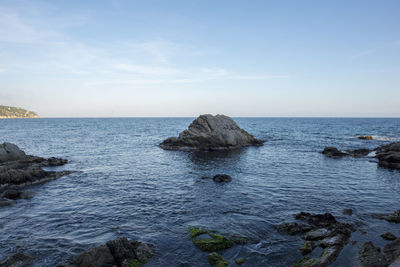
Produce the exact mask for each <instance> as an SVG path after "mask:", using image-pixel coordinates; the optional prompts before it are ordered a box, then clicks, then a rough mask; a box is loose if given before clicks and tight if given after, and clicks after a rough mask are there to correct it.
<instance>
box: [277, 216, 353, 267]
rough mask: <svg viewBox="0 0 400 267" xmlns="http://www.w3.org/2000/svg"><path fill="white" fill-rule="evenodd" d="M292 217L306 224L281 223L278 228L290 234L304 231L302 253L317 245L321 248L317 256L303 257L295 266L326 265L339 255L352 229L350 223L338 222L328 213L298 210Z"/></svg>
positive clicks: (319, 266) (316, 266) (310, 250)
mask: <svg viewBox="0 0 400 267" xmlns="http://www.w3.org/2000/svg"><path fill="white" fill-rule="evenodd" d="M294 218H295V219H296V220H300V221H304V222H306V223H307V224H299V223H296V222H292V223H283V224H281V225H279V226H278V227H277V228H278V230H279V231H281V232H285V233H288V234H291V235H293V234H301V233H304V235H303V236H302V239H304V240H306V242H305V243H304V244H303V246H302V247H301V248H300V252H301V253H302V254H303V255H304V254H308V253H311V252H312V251H313V250H314V248H315V247H317V246H319V247H321V248H322V249H323V250H322V253H321V255H320V257H319V258H310V257H304V258H302V259H300V260H299V261H298V262H297V263H296V264H295V266H308V267H309V266H313V267H321V266H328V265H329V264H331V263H332V262H334V261H335V260H336V258H337V257H338V256H339V254H340V252H341V251H342V249H343V247H344V246H345V244H346V243H347V242H348V240H349V238H350V236H351V233H352V232H353V231H354V227H353V225H352V224H348V223H342V222H338V221H337V220H336V219H335V217H334V216H333V215H332V214H330V213H324V214H311V213H308V212H300V213H298V214H295V215H294ZM314 242H315V243H314Z"/></svg>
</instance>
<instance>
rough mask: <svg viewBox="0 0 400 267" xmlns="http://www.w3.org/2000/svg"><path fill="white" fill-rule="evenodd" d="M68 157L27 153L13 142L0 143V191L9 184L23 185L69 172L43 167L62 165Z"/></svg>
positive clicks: (43, 180) (5, 188)
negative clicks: (60, 157) (46, 157)
mask: <svg viewBox="0 0 400 267" xmlns="http://www.w3.org/2000/svg"><path fill="white" fill-rule="evenodd" d="M67 162H68V160H66V159H59V158H49V159H45V158H41V157H36V156H30V155H26V154H25V152H24V151H22V150H21V149H19V147H18V146H16V145H14V144H11V143H3V144H0V193H1V192H2V191H3V190H7V189H8V188H7V187H9V186H18V187H23V186H25V185H31V184H36V183H41V182H45V181H48V180H51V179H55V178H58V177H61V176H63V175H66V174H69V173H70V172H68V171H60V172H55V171H47V170H44V169H43V168H42V167H51V166H61V165H64V164H66V163H67Z"/></svg>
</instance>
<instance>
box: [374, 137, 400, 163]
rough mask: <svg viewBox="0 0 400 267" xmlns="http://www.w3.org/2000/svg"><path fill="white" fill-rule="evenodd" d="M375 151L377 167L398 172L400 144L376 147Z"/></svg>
mask: <svg viewBox="0 0 400 267" xmlns="http://www.w3.org/2000/svg"><path fill="white" fill-rule="evenodd" d="M376 151H377V152H376V158H377V159H378V165H379V166H381V167H385V168H389V169H398V170H400V142H398V143H392V144H389V145H385V146H381V147H378V148H377V149H376Z"/></svg>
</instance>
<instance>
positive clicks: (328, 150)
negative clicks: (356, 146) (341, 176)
mask: <svg viewBox="0 0 400 267" xmlns="http://www.w3.org/2000/svg"><path fill="white" fill-rule="evenodd" d="M321 153H322V154H324V155H325V156H327V157H330V158H340V157H344V156H349V154H347V153H345V152H342V151H340V150H339V149H337V148H336V147H332V146H329V147H325V148H324V150H323V151H322V152H321Z"/></svg>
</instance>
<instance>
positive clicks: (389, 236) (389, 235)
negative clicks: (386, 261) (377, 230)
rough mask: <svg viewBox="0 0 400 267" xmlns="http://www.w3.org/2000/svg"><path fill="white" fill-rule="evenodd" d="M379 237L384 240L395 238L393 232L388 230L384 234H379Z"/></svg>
mask: <svg viewBox="0 0 400 267" xmlns="http://www.w3.org/2000/svg"><path fill="white" fill-rule="evenodd" d="M381 237H382V238H383V239H385V240H395V239H396V238H397V237H396V236H395V235H394V234H392V233H390V232H386V233H384V234H381Z"/></svg>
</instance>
